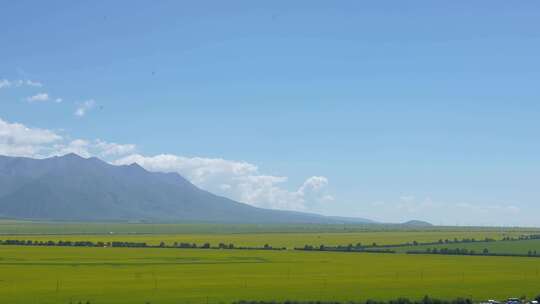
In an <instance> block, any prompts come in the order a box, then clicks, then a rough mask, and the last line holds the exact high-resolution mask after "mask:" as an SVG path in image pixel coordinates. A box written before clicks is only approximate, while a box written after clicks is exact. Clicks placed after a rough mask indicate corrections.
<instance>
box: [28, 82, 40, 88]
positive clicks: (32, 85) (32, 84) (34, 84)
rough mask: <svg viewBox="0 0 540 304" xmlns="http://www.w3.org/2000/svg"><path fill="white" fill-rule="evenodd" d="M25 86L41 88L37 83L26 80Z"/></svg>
mask: <svg viewBox="0 0 540 304" xmlns="http://www.w3.org/2000/svg"><path fill="white" fill-rule="evenodd" d="M26 85H27V86H31V87H38V88H41V87H42V86H43V84H42V83H41V82H39V81H32V80H26Z"/></svg>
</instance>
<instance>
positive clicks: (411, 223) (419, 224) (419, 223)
mask: <svg viewBox="0 0 540 304" xmlns="http://www.w3.org/2000/svg"><path fill="white" fill-rule="evenodd" d="M401 225H402V226H408V227H431V226H433V224H431V223H429V222H425V221H419V220H412V221H408V222H405V223H402V224H401Z"/></svg>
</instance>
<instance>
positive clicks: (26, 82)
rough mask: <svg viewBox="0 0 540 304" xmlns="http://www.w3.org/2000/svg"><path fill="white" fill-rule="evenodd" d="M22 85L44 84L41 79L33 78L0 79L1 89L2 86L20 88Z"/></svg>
mask: <svg viewBox="0 0 540 304" xmlns="http://www.w3.org/2000/svg"><path fill="white" fill-rule="evenodd" d="M22 86H29V87H42V86H43V84H42V83H41V82H39V81H33V80H29V79H27V80H21V79H19V80H9V79H5V78H4V79H0V89H2V88H18V87H22Z"/></svg>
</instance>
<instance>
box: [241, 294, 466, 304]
mask: <svg viewBox="0 0 540 304" xmlns="http://www.w3.org/2000/svg"><path fill="white" fill-rule="evenodd" d="M234 304H473V301H472V300H471V299H468V298H456V299H454V300H442V299H434V298H431V297H428V296H425V297H424V298H422V299H421V300H410V299H408V298H398V299H395V300H389V301H381V300H366V301H347V302H339V301H238V302H235V303H234Z"/></svg>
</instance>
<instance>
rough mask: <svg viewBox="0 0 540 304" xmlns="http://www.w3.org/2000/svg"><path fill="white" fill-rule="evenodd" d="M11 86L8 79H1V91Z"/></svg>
mask: <svg viewBox="0 0 540 304" xmlns="http://www.w3.org/2000/svg"><path fill="white" fill-rule="evenodd" d="M10 86H11V82H10V81H9V80H7V79H0V89H2V88H9V87H10Z"/></svg>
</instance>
